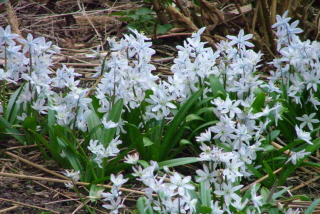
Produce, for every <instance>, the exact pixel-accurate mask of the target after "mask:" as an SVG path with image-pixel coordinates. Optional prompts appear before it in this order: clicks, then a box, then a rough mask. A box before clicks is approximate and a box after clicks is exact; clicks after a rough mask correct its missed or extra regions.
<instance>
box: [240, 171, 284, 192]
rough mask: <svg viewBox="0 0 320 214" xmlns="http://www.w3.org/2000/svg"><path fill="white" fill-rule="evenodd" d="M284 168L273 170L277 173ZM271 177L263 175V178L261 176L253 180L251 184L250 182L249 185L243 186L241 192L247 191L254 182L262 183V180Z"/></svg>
mask: <svg viewBox="0 0 320 214" xmlns="http://www.w3.org/2000/svg"><path fill="white" fill-rule="evenodd" d="M281 170H282V167H281V168H279V169H277V170H276V171H274V172H273V174H277V173H278V172H280V171H281ZM268 177H269V175H265V176H263V177H262V178H260V179H258V180H256V181H254V182H252V183H251V184H249V185H248V186H246V187H244V188H242V189H241V190H240V192H244V191H246V190H247V189H249V188H250V187H252V186H253V185H254V184H256V183H260V182H261V181H263V180H265V179H267V178H268Z"/></svg>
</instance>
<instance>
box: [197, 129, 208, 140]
mask: <svg viewBox="0 0 320 214" xmlns="http://www.w3.org/2000/svg"><path fill="white" fill-rule="evenodd" d="M196 141H198V142H204V141H211V131H210V130H207V131H206V132H202V133H201V134H200V136H197V137H196Z"/></svg>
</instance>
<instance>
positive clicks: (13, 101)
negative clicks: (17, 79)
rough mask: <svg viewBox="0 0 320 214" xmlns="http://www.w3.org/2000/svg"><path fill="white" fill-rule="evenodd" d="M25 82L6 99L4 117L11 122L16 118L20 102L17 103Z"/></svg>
mask: <svg viewBox="0 0 320 214" xmlns="http://www.w3.org/2000/svg"><path fill="white" fill-rule="evenodd" d="M24 85H25V83H23V84H22V85H21V86H20V88H18V89H17V90H16V91H15V92H14V93H13V94H12V95H11V96H10V99H9V101H8V105H7V110H6V111H5V115H4V118H6V119H7V120H8V121H9V122H10V123H11V124H14V122H15V121H16V120H17V116H18V112H19V110H20V104H19V103H17V99H18V98H19V96H20V94H21V92H22V91H23V88H24Z"/></svg>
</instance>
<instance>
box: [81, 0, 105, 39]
mask: <svg viewBox="0 0 320 214" xmlns="http://www.w3.org/2000/svg"><path fill="white" fill-rule="evenodd" d="M77 4H78V7H79V9H80V11H81V13H82V15H83V16H85V17H86V19H87V20H88V22H89V23H90V25H91V26H92V28H93V29H94V31H95V32H96V34H97V35H98V37H100V38H101V37H102V36H101V35H100V33H99V32H98V31H97V29H96V27H95V26H94V24H93V23H92V21H91V19H90V18H89V17H88V15H87V13H86V10H85V8H84V6H83V5H82V6H81V3H80V0H77Z"/></svg>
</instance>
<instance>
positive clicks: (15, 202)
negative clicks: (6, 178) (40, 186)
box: [0, 198, 60, 213]
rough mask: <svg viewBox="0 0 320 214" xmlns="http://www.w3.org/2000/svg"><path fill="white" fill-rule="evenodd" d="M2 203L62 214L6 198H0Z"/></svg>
mask: <svg viewBox="0 0 320 214" xmlns="http://www.w3.org/2000/svg"><path fill="white" fill-rule="evenodd" d="M0 201H7V202H11V203H13V204H19V205H23V206H27V207H32V208H36V209H40V210H45V211H49V212H53V213H60V212H57V211H54V210H50V209H47V208H43V207H39V206H36V205H31V204H26V203H22V202H19V201H13V200H10V199H6V198H0Z"/></svg>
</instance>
